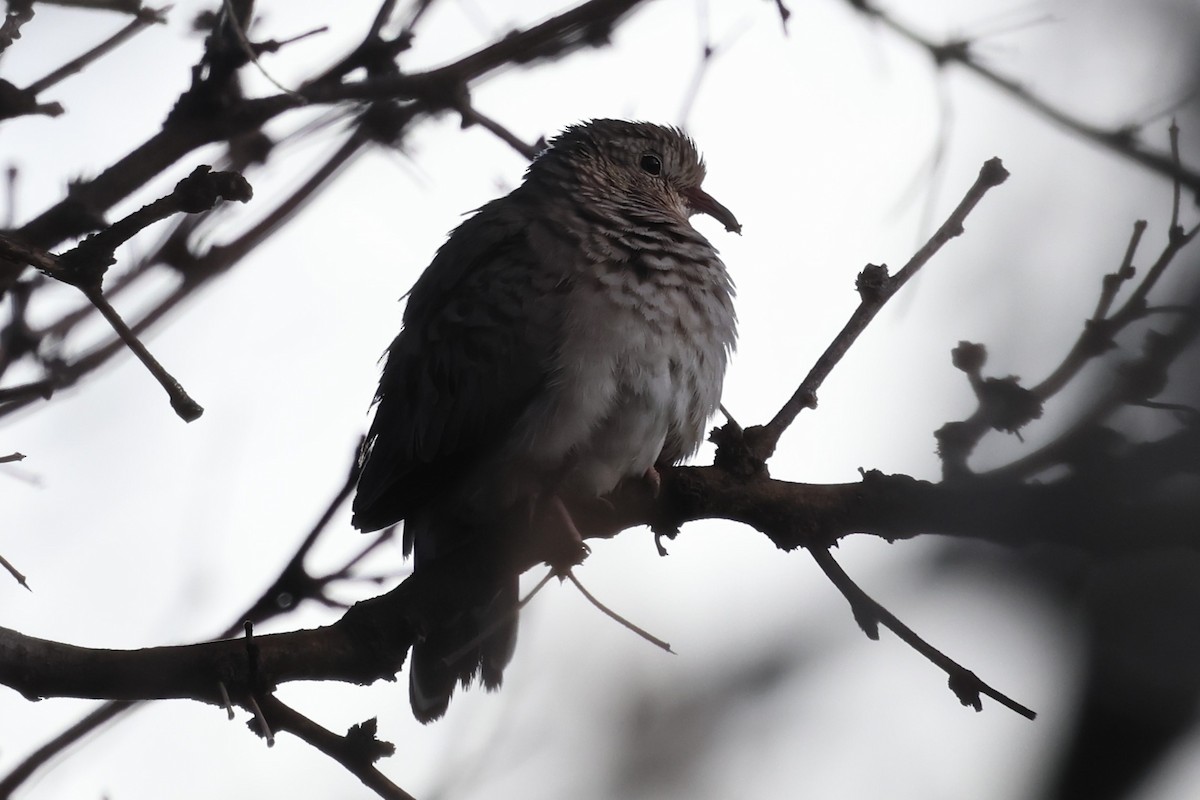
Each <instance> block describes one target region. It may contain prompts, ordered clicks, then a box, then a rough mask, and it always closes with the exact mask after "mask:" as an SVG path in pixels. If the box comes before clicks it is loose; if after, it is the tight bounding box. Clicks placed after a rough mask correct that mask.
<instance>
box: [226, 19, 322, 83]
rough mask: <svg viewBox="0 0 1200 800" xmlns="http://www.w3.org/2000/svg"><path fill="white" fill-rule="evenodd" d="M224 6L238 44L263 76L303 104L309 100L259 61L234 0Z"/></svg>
mask: <svg viewBox="0 0 1200 800" xmlns="http://www.w3.org/2000/svg"><path fill="white" fill-rule="evenodd" d="M224 6H225V20H226V21H227V22H228V23H229V27H231V28H233V35H234V36H235V37H236V38H237V40H238V44H239V45H241V47H242V51H243V52H244V53H245V54H246V58H247V59H248V60H249V61H250V63H252V64H253V65H254V66H255V67H256V68H257V69H258V71H259V73H261V74H262V76H263V77H264V78H266V79H267V81H268V82H270V84H271V85H272V86H274V87H275V88H276V89H278V90H279V91H281V92H283V93H284V94H286V95H287V96H288V97H291V98H293V99H294V100H296V101H297V102H298V103H300V104H301V105H304V104H305V103H307V102H308V101H307V100H306V99H305V98H304V95H302V94H300V93H299V92H297V91H295V90H294V89H289V88H287V87H286V86H284V85H283V84H282V83H280V82H279V81H277V80H275V77H274V76H273V75H272V74H271V73H269V72H267V69H266V67H264V66H263V65H262V64H261V63H260V62H259V60H258V54H257V53H255V52H254V46H253V45H252V44H250V40H249V39H248V38H247V37H246V31H245V30H244V29H243V28H242V22H241V20H239V19H238V18H237V14H236V13H234V10H233V3H232V0H224Z"/></svg>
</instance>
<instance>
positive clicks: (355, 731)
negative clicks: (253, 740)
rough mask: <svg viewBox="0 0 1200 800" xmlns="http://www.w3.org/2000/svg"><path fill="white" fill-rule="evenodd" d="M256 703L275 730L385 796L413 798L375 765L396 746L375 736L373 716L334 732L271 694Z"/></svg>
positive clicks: (389, 798) (389, 799)
mask: <svg viewBox="0 0 1200 800" xmlns="http://www.w3.org/2000/svg"><path fill="white" fill-rule="evenodd" d="M259 707H260V708H261V710H262V712H263V713H264V714H265V715H266V716H267V717H268V718H269V719H270V720H271V722H272V723H273V724H274V726H275V728H276V729H277V730H281V731H287V732H288V733H291V734H292V735H294V736H296V737H297V738H299V739H301V740H302V741H304V742H306V743H307V744H309V745H311V746H312V747H314V748H316V749H317V750H319V751H320V752H322V753H324V754H325V755H327V756H329V757H330V758H332V759H333V760H334V761H336V762H337V763H339V764H341V765H342V766H343V767H345V768H346V769H347V770H348V771H349V772H350V774H352V775H354V776H355V777H356V778H358V779H359V780H360V781H362V782H363V785H364V786H366V787H367V788H368V789H370V790H371V791H373V792H375V794H377V795H379V796H380V797H382V798H385V800H415V799H414V798H413V796H412V795H410V794H409V793H408V792H406V791H404V790H403V789H401V788H400V787H399V786H397V785H396V784H394V783H392V781H390V780H389V779H388V778H387V776H385V775H384V774H383V773H382V772H380V771H379V770H378V769H377V768H376V767H375V765H374V762H375V761H376V760H378V759H379V758H382V757H384V756H390V755H392V754H393V753H394V752H395V749H396V748H395V746H394V745H392V744H391V743H390V742H384V741H380V740H379V739H378V738H377V737H376V736H375V727H376V726H375V721H374V720H368V721H367V722H364V723H360V724H359V725H355V726H354V727H353V728H351V729H350V731H349V732H347V734H346V735H345V736H338V735H337V734H336V733H334V732H333V731H330V730H328V729H326V728H324V727H322V726H320V725H318V724H317V723H315V722H313V721H312V720H310V719H309V718H308V717H306V716H304V715H303V714H300V713H299V712H297V711H295V710H294V709H292V708H291V707H289V706H287V705H284V704H283V703H282V702H281V701H280V700H279V698H277V697H275V696H274V695H267V696H265V697H263V698H261V700H260V701H259Z"/></svg>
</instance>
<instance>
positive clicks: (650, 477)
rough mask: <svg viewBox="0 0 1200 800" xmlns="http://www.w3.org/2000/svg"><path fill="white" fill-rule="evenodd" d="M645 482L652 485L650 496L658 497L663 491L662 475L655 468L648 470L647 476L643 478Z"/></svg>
mask: <svg viewBox="0 0 1200 800" xmlns="http://www.w3.org/2000/svg"><path fill="white" fill-rule="evenodd" d="M642 478H643V480H645V481H646V483H647V484H649V485H650V494H651V496H653V497H658V495H659V492H661V491H662V475H660V474H659V472H658V470H657V469H655V468H654V467H653V466H651V467H648V468H647V469H646V474H645V475H643V476H642Z"/></svg>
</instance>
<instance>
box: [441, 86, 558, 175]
mask: <svg viewBox="0 0 1200 800" xmlns="http://www.w3.org/2000/svg"><path fill="white" fill-rule="evenodd" d="M458 113H459V115H461V116H462V124H463V127H464V128H466V127H469V126H471V125H480V126H482V127H484V128H486V129H487V130H489V131H491V132H492V133H493V134H495V135H496V137H497V138H499V139H500V140H501V141H502V142H504V143H505V144H507V145H508V146H509V147H511V148H512V149H513V150H516V151H517V152H518V153H520V154H521V155H523V156H525V157H526V158H528V159H529V160H530V161H532V160H533V159H534V158H536V157H537V154H538V153H540V152H541V150H542V148H540V147H538V146H537V145H532V144H527V143H526V142H525V141H524V140H522V139H521V137H519V136H517V135H516V134H515V133H513V132H512V131H510V130H509V129H508V128H506V127H504V126H503V125H501V124H500V123H499V122H497V121H496V120H494V119H492V118H491V117H489V116H487V115H485V114H483V113H481V112H480V111H479V110H478V109H477V108H475V107H474V106H473V105H471V101H470V98H467V97H464V98H463V100H462V102H461V103H460V104H459V106H458Z"/></svg>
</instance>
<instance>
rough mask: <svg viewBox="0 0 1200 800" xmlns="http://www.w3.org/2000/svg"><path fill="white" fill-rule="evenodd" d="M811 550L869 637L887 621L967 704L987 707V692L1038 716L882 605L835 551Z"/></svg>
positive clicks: (1025, 714) (1024, 714)
mask: <svg viewBox="0 0 1200 800" xmlns="http://www.w3.org/2000/svg"><path fill="white" fill-rule="evenodd" d="M809 553H810V554H811V555H812V557H813V560H815V561H816V562H817V566H819V567H820V568H821V571H822V572H824V573H825V575H826V577H828V578H829V580H830V581H831V582H832V583H833V585H834V586H836V587H837V589H838V591H839V592H841V593H842V596H844V597H845V598H846V600H847V601H848V602H849V603H850V609H851V610H852V611H853V612H854V618H855V620H857V621H858V623H859V626H860V627H862V629H863V632H864V633H866V634H867V636H868V638H871V639H878V638H879V630H878V626H879V625H883V626H884V627H885V628H887V629H888V630H889V631H891V632H892V633H894V634H896V636H897V637H899V639H900V641H902V642H904V643H905V644H907V645H908V646H909V647H911V648H912V649H913V650H916V651H917V652H918V653H920V654H921V655H923V656H925V658H927V659H929V661H930V662H931V663H933V664H934V666H936V667H938V668H940V669H941V670H942V671H943V672H945V673H946V675H948V676H949V678H950V690H951V691H952V692H954V694H955V695H956V696H957V697H958V700H959V702H961V703H962V704H963V705H964V706H970V707H972V708H974V709H975V710H976V711H982V710H983V702H982V701H981V699H980V697H979V695H980V694H985V695H987V696H988V697H990V698H992V699H993V700H995V701H996V702H998V703H1000V704H1001V705H1002V706H1004V707H1005V708H1008V709H1010V710H1012V711H1015V712H1016V713H1018V714H1020V715H1021V716H1022V717H1025V718H1026V719H1035V718H1036V717H1037V714H1036V713H1035V712H1034V711H1033V710H1031V709H1029V708H1027V707H1026V706H1023V705H1021V704H1020V703H1018V702H1017V701H1016V700H1013V699H1012V698H1011V697H1009V696H1008V695H1006V694H1004V693H1003V692H1000V691H997V690H996V689H994V688H992V687H991V686H989V685H988V684H987V683H985V682H984V681H982V680H980V679H979V677H978V676H977V675H976V674H975V673H974V672H971V671H970V670H969V669H967V668H966V667H964V666H962V665H961V664H959V663H958V662H956V661H954V660H953V659H952V658H950V657H949V656H947V655H946V654H945V653H943V652H942V651H940V650H938V649H937V648H936V647H934V646H933V645H931V644H929V643H928V642H926V641H925V640H924V639H922V638H921V637H920V636H918V635H917V634H916V633H915V632H914V631H913V630H912V629H911V628H909V627H908V626H907V625H905V624H904V623H903V622H901V621H900V620H899V619H897V618H896V616H895V615H894V614H892V612H890V611H888V610H887V609H886V608H884V607H883V606H881V605H880V604H879V603H878V602H876V601H875V600H874V599H873V598H871V596H870V595H868V594H867V593H866V592H864V591H863V590H862V589H861V588H860V587H859V586H858V584H857V583H855V582H854V580H853V579H851V577H850V576H849V575H847V574H846V572H845V570H843V569H842V567H841V565H840V564H838V563H837V561H836V560H834V558H833V555H832V554H831V553H830V552H829V550H828V549H826V548H824V547H812V548H809Z"/></svg>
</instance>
